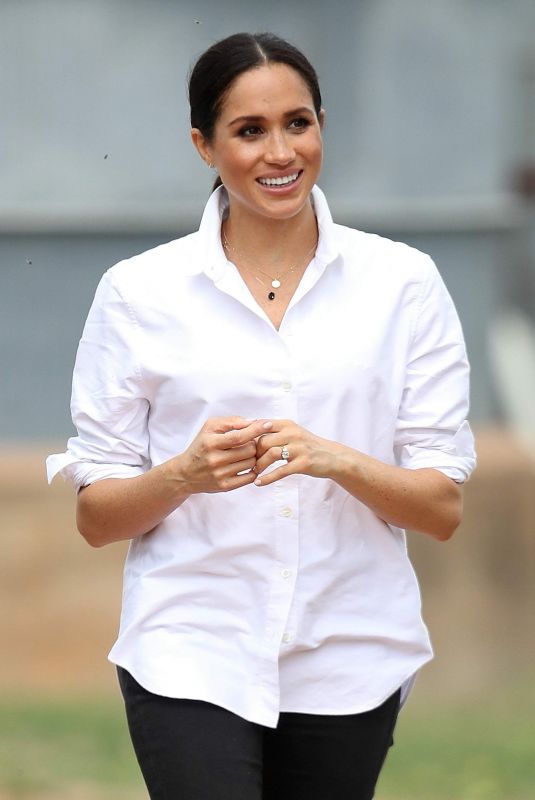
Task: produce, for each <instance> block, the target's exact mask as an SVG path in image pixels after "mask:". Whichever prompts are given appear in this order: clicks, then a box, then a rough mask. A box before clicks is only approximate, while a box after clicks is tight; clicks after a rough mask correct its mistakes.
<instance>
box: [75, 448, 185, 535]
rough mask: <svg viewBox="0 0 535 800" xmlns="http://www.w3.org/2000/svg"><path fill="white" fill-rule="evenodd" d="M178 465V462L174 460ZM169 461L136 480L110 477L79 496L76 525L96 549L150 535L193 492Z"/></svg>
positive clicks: (88, 488) (137, 477)
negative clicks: (189, 490) (189, 491)
mask: <svg viewBox="0 0 535 800" xmlns="http://www.w3.org/2000/svg"><path fill="white" fill-rule="evenodd" d="M173 461H174V462H176V461H177V459H173ZM170 463H171V462H166V463H164V464H161V465H159V466H157V467H153V468H152V469H151V470H149V472H147V473H145V474H144V475H139V476H136V477H135V478H108V479H106V480H102V481H97V482H96V483H93V484H91V485H90V486H86V487H84V488H83V489H82V490H81V491H80V493H79V494H78V501H77V507H76V523H77V527H78V530H79V531H80V533H81V534H82V536H83V537H84V538H85V539H86V540H87V542H88V543H89V544H90V545H92V546H93V547H101V546H103V545H105V544H110V543H111V542H117V541H121V540H123V539H133V538H135V537H136V536H141V535H142V534H144V533H148V532H149V531H150V530H152V529H153V528H155V527H156V525H158V523H160V522H161V521H162V520H163V519H165V517H167V516H168V515H169V514H170V513H171V512H173V511H174V510H175V509H176V508H178V507H179V506H180V505H181V504H182V503H183V502H184V500H186V499H187V497H188V496H189V493H188V491H187V487H186V484H185V482H184V481H181V480H180V478H179V474H180V473H179V470H178V469H177V466H176V464H175V465H174V467H175V468H174V469H173V470H171V469H170Z"/></svg>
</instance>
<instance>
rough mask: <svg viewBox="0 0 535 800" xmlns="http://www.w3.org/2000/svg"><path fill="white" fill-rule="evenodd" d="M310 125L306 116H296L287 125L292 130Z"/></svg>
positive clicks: (303, 128)
mask: <svg viewBox="0 0 535 800" xmlns="http://www.w3.org/2000/svg"><path fill="white" fill-rule="evenodd" d="M310 125H311V122H310V120H309V119H307V118H306V117H298V118H297V119H293V120H292V121H291V122H290V125H289V126H288V127H290V128H293V130H305V129H306V128H309V127H310Z"/></svg>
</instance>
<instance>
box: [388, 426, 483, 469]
mask: <svg viewBox="0 0 535 800" xmlns="http://www.w3.org/2000/svg"><path fill="white" fill-rule="evenodd" d="M398 463H399V465H400V466H401V467H406V468H407V469H424V468H430V469H437V470H438V471H439V472H443V473H444V475H447V476H448V478H451V479H452V480H454V481H455V482H456V483H464V482H465V481H467V480H468V478H469V477H470V475H471V474H472V472H473V470H474V468H475V466H476V453H475V449H474V437H473V435H472V431H471V430H470V426H469V424H468V422H466V421H465V422H463V424H462V425H461V426H460V428H459V429H458V430H457V431H455V432H454V433H452V432H447V431H435V432H431V431H430V432H429V433H428V435H427V436H420V438H419V440H418V441H413V442H411V443H408V442H407V443H406V444H404V445H402V446H401V447H400V448H399V461H398Z"/></svg>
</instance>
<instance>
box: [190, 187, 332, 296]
mask: <svg viewBox="0 0 535 800" xmlns="http://www.w3.org/2000/svg"><path fill="white" fill-rule="evenodd" d="M312 204H313V206H314V211H315V213H316V218H317V221H318V231H319V240H318V247H317V250H316V257H315V258H316V262H317V263H318V264H321V265H323V266H327V265H328V264H330V263H331V262H333V261H334V260H335V259H336V258H337V257H338V255H339V254H340V246H339V243H338V241H337V236H336V232H335V228H336V226H335V223H334V222H333V218H332V216H331V212H330V209H329V206H328V203H327V199H326V197H325V195H324V194H323V192H322V191H321V189H320V188H319V187H318V186H314V187H313V189H312ZM227 209H228V195H227V192H226V189H225V187H224V186H220V187H219V188H218V189H216V190H215V191H214V192H212V194H211V196H210V199H209V200H208V202H207V204H206V206H205V209H204V212H203V215H202V218H201V222H200V225H199V234H200V236H201V239H202V241H203V244H204V247H203V249H202V251H201V252H202V254H200V259H199V263H198V271H199V272H204V273H205V275H207V276H208V277H209V278H210V279H211V280H213V281H218V280H219V279H220V278H221V277H222V276H223V275H224V273H225V272H226V270H227V268H228V262H227V259H226V256H225V251H224V250H223V246H222V244H221V222H222V220H223V218H224V215H225V214H226V211H227Z"/></svg>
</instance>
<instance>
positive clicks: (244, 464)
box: [224, 458, 256, 476]
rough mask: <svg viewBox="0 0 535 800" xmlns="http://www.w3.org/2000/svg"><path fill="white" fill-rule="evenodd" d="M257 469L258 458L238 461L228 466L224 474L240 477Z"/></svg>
mask: <svg viewBox="0 0 535 800" xmlns="http://www.w3.org/2000/svg"><path fill="white" fill-rule="evenodd" d="M254 467H256V458H246V459H243V460H242V461H236V462H234V463H232V464H228V466H227V467H226V468H225V471H224V474H225V476H229V475H238V474H239V473H240V472H245V471H249V470H251V469H253V468H254Z"/></svg>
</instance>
